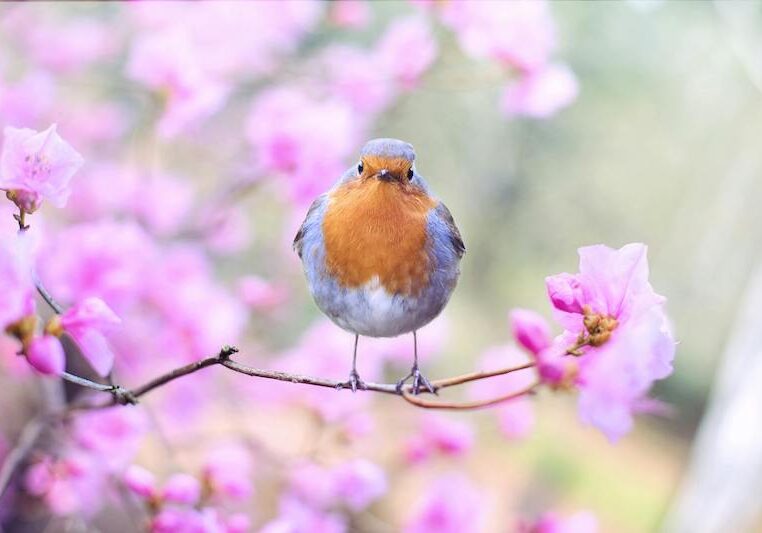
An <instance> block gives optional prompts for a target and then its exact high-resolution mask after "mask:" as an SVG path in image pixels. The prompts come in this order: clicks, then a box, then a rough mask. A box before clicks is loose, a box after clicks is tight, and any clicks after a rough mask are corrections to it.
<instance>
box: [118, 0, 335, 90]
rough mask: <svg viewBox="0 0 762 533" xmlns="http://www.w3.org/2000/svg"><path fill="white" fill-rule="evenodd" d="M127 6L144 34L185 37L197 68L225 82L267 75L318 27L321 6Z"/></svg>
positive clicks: (271, 2)
mask: <svg viewBox="0 0 762 533" xmlns="http://www.w3.org/2000/svg"><path fill="white" fill-rule="evenodd" d="M129 6H130V14H131V15H132V16H133V17H134V19H135V20H136V21H137V23H138V26H139V27H140V29H141V30H142V32H144V33H146V34H151V33H161V32H173V31H176V30H177V29H181V30H182V31H185V32H187V43H188V46H189V47H190V48H191V49H192V50H193V54H192V55H193V58H194V60H195V62H196V64H197V66H198V68H199V69H200V70H202V71H203V72H205V73H207V74H208V75H210V76H214V77H218V78H221V79H226V80H231V79H232V78H239V77H240V78H243V79H253V78H257V77H260V76H262V75H265V74H269V73H271V72H272V71H273V70H274V69H275V68H276V67H277V66H278V65H279V64H280V62H281V61H282V60H283V58H284V57H285V56H286V55H287V54H289V53H291V52H293V51H295V50H296V49H297V47H298V46H299V44H300V42H301V40H302V39H303V38H304V37H305V36H306V35H307V33H308V32H309V31H311V30H312V29H313V28H314V27H315V26H316V25H317V24H318V22H319V21H320V15H321V14H322V11H323V9H324V5H323V3H322V2H315V1H309V2H280V1H278V0H260V1H258V2H236V1H215V2H202V3H199V4H198V5H197V6H195V9H184V8H183V7H182V5H179V4H173V3H171V2H148V3H144V2H137V3H134V4H130V5H129ZM221 49H224V50H225V53H224V54H220V53H219V50H221Z"/></svg>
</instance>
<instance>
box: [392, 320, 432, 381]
mask: <svg viewBox="0 0 762 533" xmlns="http://www.w3.org/2000/svg"><path fill="white" fill-rule="evenodd" d="M413 357H414V359H413V368H412V369H410V373H409V374H408V375H407V376H405V377H404V378H402V379H401V380H399V381H398V382H397V392H398V393H402V387H403V386H404V385H405V382H406V381H407V380H408V379H410V378H413V394H418V393H419V392H421V387H423V388H424V389H425V390H427V391H429V392H430V393H431V394H436V393H437V390H436V389H435V388H434V386H433V385H432V384H431V382H430V381H429V380H428V379H426V376H424V375H423V374H421V371H420V370H419V369H418V336H417V335H416V332H415V331H413Z"/></svg>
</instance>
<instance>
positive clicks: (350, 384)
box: [336, 370, 368, 392]
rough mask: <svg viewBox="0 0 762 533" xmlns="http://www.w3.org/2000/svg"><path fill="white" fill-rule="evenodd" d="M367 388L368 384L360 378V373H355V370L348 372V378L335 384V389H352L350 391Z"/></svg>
mask: <svg viewBox="0 0 762 533" xmlns="http://www.w3.org/2000/svg"><path fill="white" fill-rule="evenodd" d="M367 388H368V386H367V385H366V384H365V382H364V381H363V380H361V379H360V374H358V373H357V370H352V372H350V373H349V379H348V380H347V381H345V382H344V383H339V384H338V385H336V390H341V389H352V392H357V389H360V390H366V389H367Z"/></svg>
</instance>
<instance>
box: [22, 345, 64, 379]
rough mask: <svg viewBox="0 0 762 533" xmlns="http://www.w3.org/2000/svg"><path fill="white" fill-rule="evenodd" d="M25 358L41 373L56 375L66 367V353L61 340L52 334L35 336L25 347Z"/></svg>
mask: <svg viewBox="0 0 762 533" xmlns="http://www.w3.org/2000/svg"><path fill="white" fill-rule="evenodd" d="M26 360H27V361H29V364H30V365H32V367H34V369H35V370H37V371H38V372H40V373H42V374H50V375H56V376H57V375H61V374H62V373H63V372H64V370H65V368H66V355H65V354H64V350H63V347H62V346H61V342H60V341H59V340H58V339H57V338H56V337H54V336H52V335H43V336H40V337H35V338H34V339H33V340H32V342H31V343H30V344H29V346H28V347H27V348H26Z"/></svg>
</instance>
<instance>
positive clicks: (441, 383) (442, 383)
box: [431, 362, 535, 390]
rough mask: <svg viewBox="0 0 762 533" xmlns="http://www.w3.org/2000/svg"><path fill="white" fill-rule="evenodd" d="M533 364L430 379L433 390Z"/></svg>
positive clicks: (513, 370)
mask: <svg viewBox="0 0 762 533" xmlns="http://www.w3.org/2000/svg"><path fill="white" fill-rule="evenodd" d="M534 366H535V364H534V363H533V362H529V363H526V364H525V365H521V366H515V367H510V368H501V369H500V370H492V371H489V372H486V371H485V372H472V373H471V374H463V375H462V376H455V377H452V378H447V379H438V380H436V381H432V382H431V384H432V385H433V386H434V390H438V389H443V388H445V387H452V386H453V385H460V384H462V383H468V382H470V381H478V380H480V379H486V378H491V377H495V376H503V375H505V374H510V373H511V372H518V371H519V370H526V369H528V368H533V367H534Z"/></svg>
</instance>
